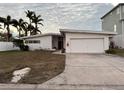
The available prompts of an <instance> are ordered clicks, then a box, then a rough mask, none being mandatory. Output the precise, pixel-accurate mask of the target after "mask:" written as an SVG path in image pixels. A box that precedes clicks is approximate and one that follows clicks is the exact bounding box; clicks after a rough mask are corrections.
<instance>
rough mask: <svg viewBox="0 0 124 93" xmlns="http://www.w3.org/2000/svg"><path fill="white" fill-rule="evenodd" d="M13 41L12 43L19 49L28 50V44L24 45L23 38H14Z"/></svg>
mask: <svg viewBox="0 0 124 93" xmlns="http://www.w3.org/2000/svg"><path fill="white" fill-rule="evenodd" d="M13 43H14V44H15V45H16V46H17V47H19V48H20V50H22V51H29V47H28V45H24V42H23V40H20V39H14V40H13Z"/></svg>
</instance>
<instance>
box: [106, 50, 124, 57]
mask: <svg viewBox="0 0 124 93" xmlns="http://www.w3.org/2000/svg"><path fill="white" fill-rule="evenodd" d="M108 52H109V54H115V55H118V56H122V57H124V49H111V50H108Z"/></svg>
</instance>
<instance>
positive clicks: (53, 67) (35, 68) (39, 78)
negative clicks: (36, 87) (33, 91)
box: [0, 51, 65, 84]
mask: <svg viewBox="0 0 124 93" xmlns="http://www.w3.org/2000/svg"><path fill="white" fill-rule="evenodd" d="M24 67H30V68H31V72H30V73H29V74H28V75H27V76H26V77H24V78H23V79H22V80H20V81H19V83H30V84H38V83H43V82H45V81H47V80H49V79H51V78H53V77H55V76H56V75H58V74H60V73H62V72H63V70H64V68H65V56H64V55H58V54H52V52H48V51H28V52H22V51H10V52H0V83H10V81H11V78H12V72H13V71H14V70H18V69H22V68H24Z"/></svg>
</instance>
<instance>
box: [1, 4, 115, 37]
mask: <svg viewBox="0 0 124 93" xmlns="http://www.w3.org/2000/svg"><path fill="white" fill-rule="evenodd" d="M115 5H116V4H111V3H30V4H28V3H0V16H2V17H6V16H7V15H11V17H12V18H16V19H19V18H23V19H24V20H26V21H28V19H27V18H26V14H25V13H24V11H26V10H28V9H29V10H32V11H35V12H36V14H38V15H41V16H42V18H43V19H44V22H43V24H44V26H43V27H42V26H40V30H41V31H42V33H50V32H52V33H58V32H59V29H60V28H61V29H83V30H96V31H101V20H100V18H101V17H102V16H103V15H104V14H105V13H107V12H108V11H109V10H110V9H112V8H113V7H114V6H115ZM15 30H16V29H14V28H12V29H11V32H12V33H14V34H15V35H17V33H16V31H15Z"/></svg>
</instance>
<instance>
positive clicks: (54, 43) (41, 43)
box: [22, 29, 117, 53]
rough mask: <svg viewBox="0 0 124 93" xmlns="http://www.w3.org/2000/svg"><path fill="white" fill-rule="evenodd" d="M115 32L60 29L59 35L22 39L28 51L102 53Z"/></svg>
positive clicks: (49, 34) (51, 34) (43, 35)
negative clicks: (61, 50) (62, 50)
mask: <svg viewBox="0 0 124 93" xmlns="http://www.w3.org/2000/svg"><path fill="white" fill-rule="evenodd" d="M116 34H117V33H116V32H102V31H88V30H74V29H60V34H55V33H47V34H42V35H33V36H26V37H22V39H24V41H25V43H26V44H27V45H28V46H29V49H30V50H36V49H46V50H53V49H57V50H60V49H64V50H65V52H66V53H104V52H105V50H108V49H109V43H110V42H109V41H110V38H111V37H113V35H116Z"/></svg>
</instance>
